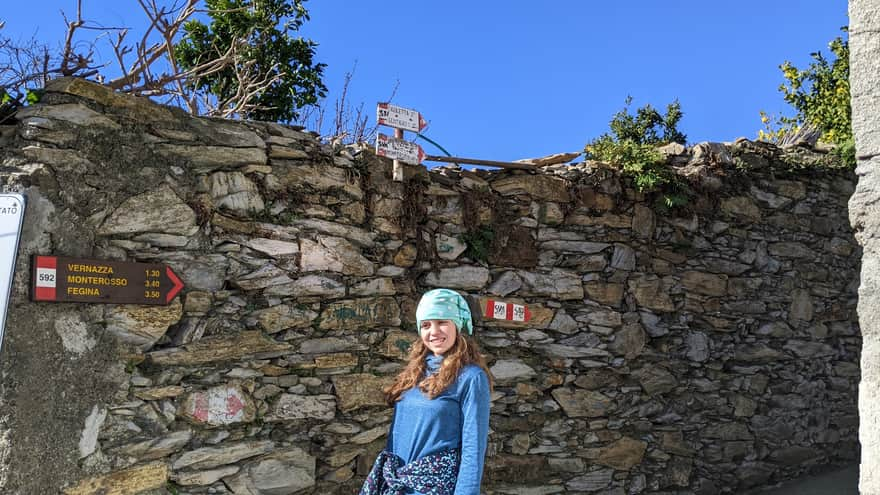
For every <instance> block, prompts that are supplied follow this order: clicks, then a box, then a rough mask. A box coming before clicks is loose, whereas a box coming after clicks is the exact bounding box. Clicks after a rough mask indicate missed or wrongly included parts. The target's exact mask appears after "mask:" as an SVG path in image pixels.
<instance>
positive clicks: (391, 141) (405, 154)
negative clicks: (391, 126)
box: [376, 134, 425, 165]
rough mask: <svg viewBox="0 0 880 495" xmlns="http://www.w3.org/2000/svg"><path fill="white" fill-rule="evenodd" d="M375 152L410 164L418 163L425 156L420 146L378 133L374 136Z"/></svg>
mask: <svg viewBox="0 0 880 495" xmlns="http://www.w3.org/2000/svg"><path fill="white" fill-rule="evenodd" d="M376 154H377V155H379V156H384V157H386V158H391V159H393V160H400V161H402V162H404V163H409V164H410V165H418V164H420V163H422V160H423V159H424V158H425V152H424V151H422V147H421V146H419V145H417V144H416V143H411V142H409V141H405V140H403V139H397V138H394V137H391V136H386V135H385V134H379V136H378V137H376Z"/></svg>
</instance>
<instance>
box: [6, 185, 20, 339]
mask: <svg viewBox="0 0 880 495" xmlns="http://www.w3.org/2000/svg"><path fill="white" fill-rule="evenodd" d="M24 208H25V198H24V196H22V195H21V194H0V347H2V344H3V329H4V327H5V326H6V307H7V306H8V305H9V297H10V295H11V294H12V279H13V275H14V274H15V258H16V254H17V253H18V239H19V237H20V236H21V226H22V223H23V222H24Z"/></svg>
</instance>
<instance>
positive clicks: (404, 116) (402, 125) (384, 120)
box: [376, 103, 428, 132]
mask: <svg viewBox="0 0 880 495" xmlns="http://www.w3.org/2000/svg"><path fill="white" fill-rule="evenodd" d="M376 122H378V123H379V124H381V125H387V126H389V127H394V128H397V129H403V130H405V131H412V132H421V130H422V129H424V128H425V127H427V126H428V123H427V122H426V121H425V119H423V118H422V114H420V113H419V112H417V111H415V110H410V109H409V108H403V107H399V106H397V105H392V104H391V103H379V104H378V105H376Z"/></svg>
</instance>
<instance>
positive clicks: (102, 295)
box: [31, 255, 183, 305]
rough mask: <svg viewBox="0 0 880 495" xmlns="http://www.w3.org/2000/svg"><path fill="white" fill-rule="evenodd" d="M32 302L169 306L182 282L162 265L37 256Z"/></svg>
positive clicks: (32, 278)
mask: <svg viewBox="0 0 880 495" xmlns="http://www.w3.org/2000/svg"><path fill="white" fill-rule="evenodd" d="M31 268H32V270H31V300H33V301H47V302H85V303H118V304H157V305H166V304H168V303H170V302H171V300H172V299H174V296H176V295H177V293H178V292H180V289H182V288H183V282H181V281H180V278H178V277H177V275H175V274H174V272H173V271H171V268H168V267H167V266H165V265H163V264H161V263H137V262H133V261H111V260H89V259H82V258H68V257H66V256H39V255H37V256H34V257H33V260H32V263H31Z"/></svg>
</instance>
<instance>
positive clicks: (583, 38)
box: [0, 0, 848, 160]
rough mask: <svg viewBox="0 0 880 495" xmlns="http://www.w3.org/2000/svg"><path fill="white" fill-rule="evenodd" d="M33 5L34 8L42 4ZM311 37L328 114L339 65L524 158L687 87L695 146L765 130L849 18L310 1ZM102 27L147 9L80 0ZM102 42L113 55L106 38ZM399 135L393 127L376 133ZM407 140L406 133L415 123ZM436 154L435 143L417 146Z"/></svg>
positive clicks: (132, 19) (718, 5)
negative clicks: (796, 80) (788, 82)
mask: <svg viewBox="0 0 880 495" xmlns="http://www.w3.org/2000/svg"><path fill="white" fill-rule="evenodd" d="M35 3H37V4H39V5H40V8H39V13H38V14H37V15H36V16H35V14H34V5H35ZM75 4H76V2H75V0H37V2H30V3H26V2H14V3H10V4H9V5H4V7H3V9H2V10H0V19H4V20H5V21H6V22H7V25H6V28H5V29H4V31H5V32H6V35H7V36H13V37H19V36H21V37H29V36H30V35H31V34H34V33H37V34H38V36H40V37H41V38H44V39H47V40H49V39H60V37H61V36H63V32H64V24H63V20H62V18H61V15H60V13H58V12H59V11H60V10H61V9H64V10H65V11H67V12H69V13H71V14H72V13H73V12H74V9H75ZM306 7H307V8H308V9H309V11H310V14H311V21H309V22H308V23H306V25H305V26H304V28H303V30H302V34H303V35H304V36H306V37H310V38H312V39H314V40H315V41H317V42H318V43H319V46H318V49H317V59H318V60H319V61H321V62H324V63H326V64H327V65H328V67H327V69H326V74H325V83H326V84H327V86H328V88H329V89H330V94H329V95H328V99H327V102H326V103H327V105H328V107H329V108H330V109H331V110H332V107H333V104H334V101H335V99H336V98H338V96H339V91H340V90H341V86H342V82H343V78H344V75H345V73H346V72H347V71H350V70H352V68H353V67H354V66H355V64H357V68H356V71H355V74H354V78H353V80H352V83H351V86H350V87H349V92H348V98H349V100H350V101H351V102H352V103H353V104H355V105H356V104H358V103H360V102H363V103H364V106H365V109H366V110H367V112H368V113H369V114H370V119H371V121H372V120H374V117H375V103H376V102H377V101H383V100H385V99H386V98H387V97H388V95H389V94H390V92H391V90H392V88H394V86H395V84H396V83H398V82H399V86H398V89H397V94H396V96H395V98H394V102H395V103H397V104H399V105H402V106H407V107H410V108H415V109H418V110H420V111H421V112H422V114H423V115H424V116H425V118H426V119H427V120H428V121H429V123H430V125H429V127H428V128H427V129H426V130H425V131H424V134H425V135H427V136H429V137H430V138H432V139H433V140H435V141H437V142H438V143H440V144H441V145H443V146H444V147H445V148H446V149H447V150H449V151H450V152H451V153H452V154H453V155H457V156H463V157H472V158H481V159H487V160H515V159H519V158H527V157H537V156H543V155H548V154H551V153H557V152H563V151H579V150H581V149H583V146H584V144H585V143H586V142H587V141H589V140H590V139H592V138H594V137H596V136H598V135H600V134H601V133H603V132H606V131H607V129H608V121H609V120H610V118H611V117H612V115H613V114H614V113H615V112H617V111H618V110H620V109H621V108H622V107H623V105H624V101H625V99H626V97H627V96H628V95H631V96H632V97H633V105H632V108H633V109H635V108H637V107H639V106H641V105H644V104H646V103H650V104H652V105H654V106H655V107H660V108H665V106H666V104H667V103H669V102H671V101H672V100H673V99H675V98H678V99H679V101H680V102H681V106H682V109H683V111H684V117H683V119H682V121H681V124H680V126H679V127H680V128H681V130H683V131H684V132H685V133H686V134H687V135H688V141H689V142H691V143H695V142H699V141H706V140H708V141H730V140H733V139H735V138H737V137H739V136H745V137H748V138H750V139H754V138H755V137H756V134H757V131H758V129H760V128H761V122H760V116H759V113H758V112H759V111H760V110H764V111H767V112H768V113H771V114H780V113H790V109H789V107H788V105H787V104H786V103H785V102H784V101H783V100H782V96H781V94H780V93H779V91H778V90H777V88H778V86H779V84H780V83H782V82H783V78H782V75H781V73H780V71H779V69H778V66H779V64H780V63H782V62H783V61H785V60H790V61H792V62H793V63H794V64H795V65H796V66H798V67H806V65H807V64H808V63H809V61H810V58H809V54H810V53H811V52H813V51H817V50H821V51H822V52H823V53H825V54H826V55H828V54H829V51H828V42H829V41H831V40H832V39H833V38H834V37H836V36H838V35H839V34H840V30H839V29H840V27H841V26H844V25H846V24H847V23H848V20H847V16H846V9H847V3H846V1H845V0H804V1H798V2H767V1H766V0H764V1H760V2H759V1H753V0H737V1H735V2H734V1H708V2H707V1H705V0H703V1H696V0H693V1H691V0H679V1H676V0H669V1H665V2H658V1H654V0H638V1H636V0H617V1H614V2H600V1H589V0H557V1H553V0H546V1H545V2H540V3H538V2H534V1H529V2H527V1H521V0H508V1H500V0H484V1H476V0H471V1H468V2H465V1H459V0H445V1H443V2H436V1H419V2H413V1H411V0H410V1H398V0H387V1H351V0H349V1H343V0H309V1H307V2H306ZM83 8H84V16H85V17H86V18H87V19H92V20H95V21H98V22H101V23H103V24H105V25H117V26H119V25H125V26H131V27H132V28H133V30H134V32H135V33H137V28H138V27H139V26H142V23H143V19H142V15H141V14H140V9H139V7H137V3H136V1H135V0H83ZM107 54H108V55H109V54H110V51H109V49H108V50H107ZM383 132H385V133H387V134H392V132H391V130H390V129H387V130H385V131H383ZM407 137H408V138H412V135H410V134H409V133H408V134H407ZM420 144H422V146H423V147H424V148H425V151H426V152H427V153H429V154H441V153H440V152H439V151H438V150H437V149H436V148H434V147H433V146H432V145H430V144H428V143H425V142H421V141H420Z"/></svg>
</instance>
